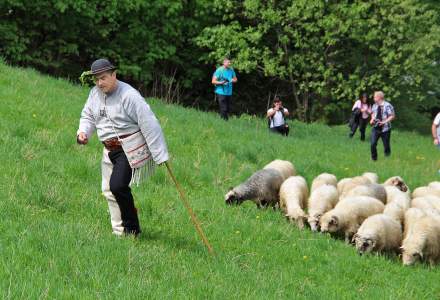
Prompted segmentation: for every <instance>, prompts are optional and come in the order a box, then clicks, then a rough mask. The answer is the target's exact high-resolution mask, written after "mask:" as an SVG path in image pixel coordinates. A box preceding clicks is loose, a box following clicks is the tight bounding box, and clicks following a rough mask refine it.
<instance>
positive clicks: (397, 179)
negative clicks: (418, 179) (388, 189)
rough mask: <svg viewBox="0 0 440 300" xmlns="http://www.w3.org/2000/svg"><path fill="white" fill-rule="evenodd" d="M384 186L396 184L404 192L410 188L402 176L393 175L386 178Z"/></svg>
mask: <svg viewBox="0 0 440 300" xmlns="http://www.w3.org/2000/svg"><path fill="white" fill-rule="evenodd" d="M383 185H384V186H387V185H389V186H395V187H397V188H398V189H399V190H401V191H402V192H406V191H408V190H409V188H408V186H407V185H406V183H405V181H404V180H403V179H402V177H400V176H393V177H390V178H388V179H387V180H385V182H384V183H383Z"/></svg>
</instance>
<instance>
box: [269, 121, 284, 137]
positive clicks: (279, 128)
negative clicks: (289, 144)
mask: <svg viewBox="0 0 440 300" xmlns="http://www.w3.org/2000/svg"><path fill="white" fill-rule="evenodd" d="M269 129H270V131H271V132H275V133H279V134H281V135H285V136H288V135H289V125H287V124H284V125H281V126H276V127H272V128H269Z"/></svg>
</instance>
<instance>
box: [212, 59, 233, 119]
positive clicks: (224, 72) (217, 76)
mask: <svg viewBox="0 0 440 300" xmlns="http://www.w3.org/2000/svg"><path fill="white" fill-rule="evenodd" d="M236 82H237V76H236V75H235V71H234V69H233V68H232V67H231V60H230V59H229V58H225V59H223V65H222V66H221V67H219V68H217V70H215V72H214V74H213V75H212V80H211V83H212V84H213V85H214V86H215V95H216V97H217V99H218V104H219V107H220V116H221V118H222V119H223V120H225V121H227V120H228V119H229V116H228V114H229V112H230V110H231V100H232V84H233V83H236Z"/></svg>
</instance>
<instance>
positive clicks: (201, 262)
mask: <svg viewBox="0 0 440 300" xmlns="http://www.w3.org/2000/svg"><path fill="white" fill-rule="evenodd" d="M0 87H1V88H0V104H1V105H0V128H1V129H2V133H1V135H0V162H1V163H0V219H1V222H0V232H1V234H0V252H1V256H0V298H15V299H27V298H29V299H35V298H38V297H41V298H57V299H72V298H76V299H78V298H112V299H114V298H121V299H143V298H147V297H148V298H170V299H175V298H189V297H190V298H217V299H228V298H250V299H251V298H253V299H254V298H261V299H264V298H265V299H267V298H290V299H291V298H294V297H295V298H331V299H336V298H337V299H341V298H355V297H358V298H364V299H372V298H402V299H414V298H431V299H432V298H439V297H440V288H439V285H438V278H439V276H440V267H438V268H434V269H429V268H428V267H426V266H417V267H414V268H404V267H403V266H401V264H400V262H399V261H398V259H397V258H396V257H390V258H387V257H383V256H369V257H359V256H358V255H357V254H356V253H355V251H354V249H353V248H352V247H349V246H346V245H345V244H344V243H343V242H342V241H339V240H335V239H331V238H330V237H328V236H325V235H321V234H312V233H311V232H310V231H309V230H305V231H302V232H300V231H298V230H297V229H296V228H295V227H293V226H292V225H290V224H288V223H287V222H286V221H285V220H284V218H283V217H282V216H281V214H280V213H278V212H274V211H272V210H257V209H256V208H255V206H254V205H251V203H246V204H245V205H243V206H241V207H226V206H225V204H224V201H223V195H224V194H225V192H226V191H227V189H228V188H229V187H230V186H234V185H237V184H238V183H240V182H241V181H242V180H244V179H246V178H247V177H248V176H249V175H250V174H252V172H254V171H255V170H257V169H258V168H260V167H262V166H263V165H264V164H265V163H267V162H269V161H270V160H272V159H275V158H282V159H287V160H291V161H292V162H293V163H294V164H295V166H296V168H297V170H298V171H299V173H300V174H301V175H303V176H305V177H306V178H307V180H308V182H309V183H310V181H311V180H312V179H313V177H314V176H316V175H318V174H319V173H321V172H324V171H326V172H331V173H334V174H336V175H337V176H338V178H342V177H347V176H354V175H356V174H360V173H362V172H364V171H367V170H369V171H374V172H377V173H378V174H379V176H380V178H381V180H384V179H386V178H387V177H389V176H393V175H401V176H402V177H404V178H405V179H406V180H407V182H408V184H409V185H410V187H411V188H414V187H416V186H419V185H423V184H426V183H428V182H429V181H432V180H436V179H438V178H439V175H438V173H437V170H438V169H439V161H438V159H439V154H438V151H437V149H435V148H434V147H432V146H431V141H430V140H429V139H428V138H427V137H421V136H419V135H416V134H412V133H401V132H393V137H392V147H393V149H392V150H393V154H392V156H391V158H389V159H384V158H383V155H382V146H379V153H380V156H379V161H378V162H376V163H372V162H370V160H369V145H368V144H367V143H361V142H360V141H358V139H354V140H348V139H347V128H345V127H337V128H330V127H327V126H324V125H319V124H312V125H305V124H301V123H296V122H295V123H294V124H293V126H292V127H293V128H292V136H291V137H289V138H287V139H285V138H281V137H280V136H275V135H270V134H268V133H267V128H266V124H265V122H264V121H263V120H259V119H252V118H246V117H243V118H240V119H232V120H231V121H230V122H228V123H225V122H223V121H222V120H220V119H219V118H218V117H217V116H216V115H215V114H212V113H201V112H198V111H195V110H191V109H184V108H181V107H177V106H172V105H164V104H163V103H161V102H159V101H153V100H151V101H150V100H149V102H150V103H151V105H152V108H153V110H154V111H155V113H156V114H157V116H158V117H159V119H160V121H161V124H162V126H163V128H164V131H165V134H166V137H167V141H168V144H169V148H170V152H171V154H172V165H173V168H174V170H175V173H176V176H177V177H178V179H179V180H180V181H181V183H182V185H183V187H184V189H185V190H186V193H187V194H188V197H189V198H190V201H191V204H192V206H193V208H194V210H195V212H196V213H197V215H198V217H199V219H200V220H201V221H202V223H203V227H204V229H205V231H206V234H207V236H208V237H209V239H210V241H211V243H212V244H213V246H214V249H215V250H216V252H217V256H216V257H209V256H208V255H207V254H206V251H205V249H204V248H203V245H202V244H201V243H200V241H199V239H198V237H197V236H196V234H195V231H194V229H193V227H192V225H191V223H190V221H189V217H188V215H187V213H186V211H185V210H184V208H183V206H182V204H181V203H180V200H179V199H178V197H177V192H176V190H175V188H174V186H173V185H172V182H171V181H170V180H169V178H168V176H167V174H166V173H165V172H164V170H163V169H160V170H159V171H158V172H157V173H156V175H155V176H154V177H153V178H151V179H150V180H149V182H148V183H147V184H146V185H144V186H142V187H140V188H136V189H135V191H134V193H135V197H136V203H137V206H138V207H139V212H140V222H141V226H142V228H143V234H142V235H141V237H140V238H139V239H137V240H134V239H130V238H123V239H120V238H116V237H115V236H113V235H112V234H111V228H110V223H109V219H108V218H109V217H108V213H107V204H106V201H105V200H104V198H103V197H102V196H101V194H100V157H101V151H102V146H101V144H100V143H99V142H98V141H97V139H96V137H94V138H93V139H92V141H91V143H90V144H89V145H87V146H85V147H83V146H78V145H76V144H75V134H76V129H77V125H78V117H79V114H80V111H81V108H82V106H83V104H84V102H85V100H86V97H87V94H88V90H87V89H86V88H81V87H79V86H74V85H72V84H70V83H68V82H66V81H63V80H57V79H53V78H49V77H46V76H42V75H40V74H38V73H36V72H34V71H32V70H23V69H16V68H11V67H8V66H5V65H3V64H0ZM397 111H398V108H397Z"/></svg>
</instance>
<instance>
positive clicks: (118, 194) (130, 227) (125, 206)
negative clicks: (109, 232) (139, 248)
mask: <svg viewBox="0 0 440 300" xmlns="http://www.w3.org/2000/svg"><path fill="white" fill-rule="evenodd" d="M108 157H109V158H110V160H111V162H112V163H113V172H112V175H111V177H110V191H111V192H112V194H113V195H114V196H115V198H116V202H117V203H118V205H119V209H120V210H121V219H122V226H123V227H124V232H125V233H127V234H135V235H137V234H138V233H140V227H139V219H138V215H137V210H136V207H135V206H134V200H133V195H132V194H131V188H130V186H129V184H130V181H131V175H132V170H131V167H130V164H129V163H128V160H127V157H126V156H125V153H124V151H123V150H122V149H120V150H115V151H110V152H109V154H108Z"/></svg>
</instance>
